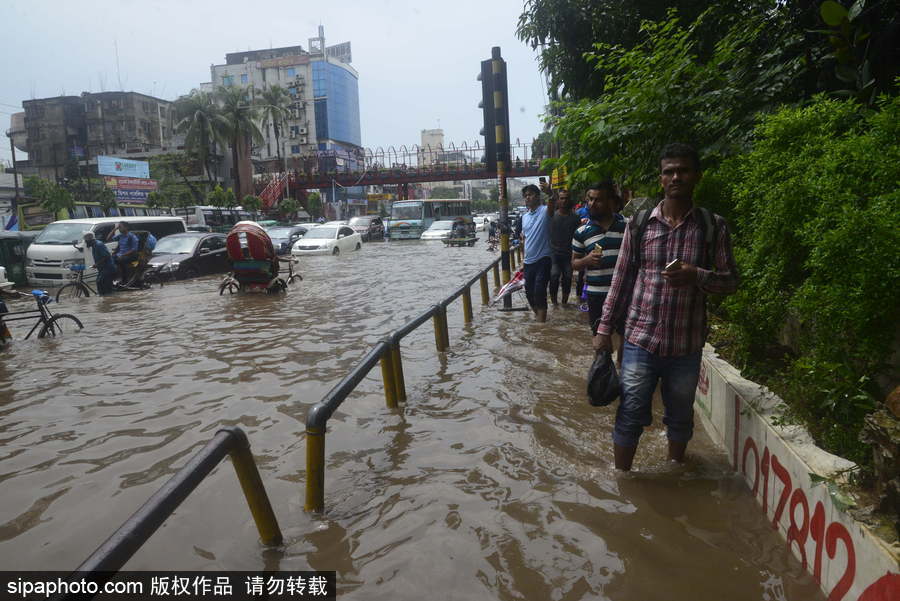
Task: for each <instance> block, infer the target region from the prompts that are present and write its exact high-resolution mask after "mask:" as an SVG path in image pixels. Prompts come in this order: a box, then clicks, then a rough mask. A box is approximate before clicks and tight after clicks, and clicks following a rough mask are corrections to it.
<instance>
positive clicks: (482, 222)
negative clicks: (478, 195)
mask: <svg viewBox="0 0 900 601" xmlns="http://www.w3.org/2000/svg"><path fill="white" fill-rule="evenodd" d="M472 223H474V224H475V231H476V232H483V231H484V229H485V228H486V227H487V224H488V218H487V217H485V216H484V215H476V216H474V217H472Z"/></svg>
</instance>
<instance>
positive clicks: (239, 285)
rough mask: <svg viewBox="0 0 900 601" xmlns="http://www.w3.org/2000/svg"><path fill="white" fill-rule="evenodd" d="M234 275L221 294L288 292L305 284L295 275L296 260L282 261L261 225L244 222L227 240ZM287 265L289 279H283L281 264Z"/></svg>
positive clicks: (224, 281)
mask: <svg viewBox="0 0 900 601" xmlns="http://www.w3.org/2000/svg"><path fill="white" fill-rule="evenodd" d="M225 247H226V248H227V249H228V260H229V261H230V262H231V273H229V274H228V275H227V276H225V279H224V280H222V283H221V284H220V285H219V294H224V293H225V292H226V291H228V292H229V293H231V294H234V293H235V292H239V291H240V292H244V291H257V292H267V293H276V292H286V291H287V287H288V284H292V283H293V282H294V281H295V280H302V279H303V277H302V276H300V274H297V273H294V269H293V266H294V263H295V262H296V260H295V259H293V258H281V257H279V256H278V255H277V254H276V253H275V247H274V246H273V245H272V239H271V238H270V237H269V234H267V233H266V230H264V229H263V228H262V227H260V226H259V224H257V223H255V222H253V221H240V222H238V223H237V224H235V226H234V227H233V228H231V231H230V232H228V236H227V237H226V239H225ZM280 263H287V267H288V273H287V279H285V278H282V277H279V273H278V272H279V264H280Z"/></svg>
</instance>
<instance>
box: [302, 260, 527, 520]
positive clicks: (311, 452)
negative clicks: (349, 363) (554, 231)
mask: <svg viewBox="0 0 900 601" xmlns="http://www.w3.org/2000/svg"><path fill="white" fill-rule="evenodd" d="M517 252H518V251H517ZM515 254H516V252H511V253H510V260H511V261H514V257H515ZM499 266H500V258H497V259H495V260H494V261H493V262H491V264H490V265H488V266H487V267H485V268H484V269H482V270H481V271H480V272H478V274H477V275H476V276H475V277H473V278H472V279H470V280H469V281H468V282H466V283H465V284H463V285H462V286H460V287H459V288H458V289H457V290H456V291H454V292H453V294H451V295H450V296H448V297H447V298H445V299H444V300H442V301H441V302H439V303H437V304H435V305H432V306H431V307H429V308H428V309H426V310H425V311H423V312H422V314H421V315H419V316H418V317H416V318H415V319H412V320H410V321H409V322H407V323H406V324H404V325H403V326H402V327H400V328H399V329H397V330H395V331H394V332H392V333H391V334H389V335H388V336H386V337H385V338H384V339H382V340H381V341H379V342H378V344H376V345H375V346H373V347H372V348H371V349H370V350H369V352H368V353H366V356H365V357H363V358H362V360H361V361H360V362H359V363H357V365H356V367H354V368H353V369H352V370H351V371H350V373H348V374H347V375H346V376H344V378H343V379H342V380H341V381H340V382H338V384H337V385H336V386H335V387H334V388H332V389H331V391H330V392H329V393H328V394H326V395H325V397H324V398H323V399H322V400H321V401H319V402H318V403H316V404H315V405H313V406H312V407H311V408H310V409H309V412H308V413H307V415H306V503H305V508H306V511H322V510H323V509H324V507H325V431H326V426H327V424H328V419H329V418H330V417H331V416H332V414H334V412H335V411H336V410H337V408H338V407H340V406H341V404H342V403H343V402H344V401H345V400H346V399H347V397H348V396H349V395H350V393H351V392H353V391H354V390H355V389H356V387H357V386H358V385H359V383H360V382H362V380H363V378H365V377H366V376H367V375H368V374H369V372H370V371H371V370H372V369H373V368H374V367H375V365H376V364H378V363H379V362H380V363H381V379H382V383H383V385H384V399H385V402H386V403H387V406H388V407H390V408H394V407H396V406H397V403H398V402H402V401H405V400H406V381H405V378H404V377H403V357H402V354H401V352H400V343H401V341H402V340H403V339H404V338H405V337H406V336H407V335H408V334H410V333H411V332H413V331H414V330H416V329H418V328H419V327H420V326H421V325H422V324H424V323H425V322H427V321H428V320H431V321H432V324H433V325H434V345H435V348H436V349H437V351H438V352H439V353H442V352H444V351H446V350H447V349H448V348H449V347H450V335H449V333H448V328H447V306H448V305H449V304H450V303H452V302H453V301H454V300H456V299H457V298H460V297H462V306H463V307H462V308H463V319H464V320H465V323H467V324H468V323H471V322H472V317H473V316H472V286H474V285H475V283H476V282H479V283H480V287H481V303H482V305H487V304H488V303H489V302H490V293H489V290H488V272H490V271H493V275H494V286H495V287H498V288H499V287H500V285H501V283H500V268H499Z"/></svg>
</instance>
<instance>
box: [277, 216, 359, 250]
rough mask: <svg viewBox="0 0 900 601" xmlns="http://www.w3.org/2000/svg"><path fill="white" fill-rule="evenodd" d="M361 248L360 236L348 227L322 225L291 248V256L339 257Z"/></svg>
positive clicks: (310, 231)
mask: <svg viewBox="0 0 900 601" xmlns="http://www.w3.org/2000/svg"><path fill="white" fill-rule="evenodd" d="M360 248H362V236H360V235H359V234H357V233H356V232H354V231H353V229H352V228H351V227H350V226H348V225H328V224H323V225H320V226H319V227H314V228H313V229H311V230H309V231H308V232H307V233H306V235H305V236H303V237H302V238H300V239H299V240H297V242H295V243H294V246H293V248H291V255H294V256H299V255H339V254H341V253H342V252H350V251H352V250H359V249H360Z"/></svg>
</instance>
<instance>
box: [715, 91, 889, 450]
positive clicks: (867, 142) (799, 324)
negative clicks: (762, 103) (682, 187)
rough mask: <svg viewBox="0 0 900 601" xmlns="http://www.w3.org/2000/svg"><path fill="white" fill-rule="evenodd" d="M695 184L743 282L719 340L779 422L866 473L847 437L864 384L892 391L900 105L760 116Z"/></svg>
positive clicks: (865, 395)
mask: <svg viewBox="0 0 900 601" xmlns="http://www.w3.org/2000/svg"><path fill="white" fill-rule="evenodd" d="M707 180H708V181H707V182H706V183H705V185H704V187H703V189H702V191H701V192H702V194H701V195H702V196H705V202H704V201H703V200H702V199H701V202H703V204H710V205H714V206H715V207H716V209H717V210H720V211H721V212H723V213H725V214H726V215H727V216H729V217H730V219H731V222H732V223H733V226H734V229H735V235H734V246H735V254H736V257H737V260H738V264H739V267H740V269H741V278H742V281H741V287H740V289H739V291H738V293H737V294H735V295H734V296H731V297H729V298H728V299H727V300H726V301H725V302H724V303H723V305H722V306H721V308H720V309H721V310H722V315H723V317H724V318H725V321H726V323H725V325H724V327H723V328H721V329H720V331H719V336H720V337H721V338H722V340H723V341H726V342H727V343H728V344H729V345H730V347H731V348H730V353H731V354H732V357H733V358H736V359H737V361H738V363H739V364H740V367H742V369H744V371H745V372H746V373H747V374H748V376H749V377H751V378H755V379H759V380H762V381H764V382H766V383H768V384H770V385H771V386H773V388H775V390H776V391H777V392H779V393H780V395H781V396H782V397H783V398H784V399H785V401H786V402H787V404H788V419H791V418H793V419H795V420H798V421H801V422H803V423H804V424H805V425H806V426H807V427H808V429H809V430H810V431H811V433H812V434H813V436H814V437H815V438H816V439H817V440H818V442H819V443H820V444H822V445H823V446H824V447H825V448H826V449H828V450H829V451H831V452H833V453H836V454H838V455H841V456H843V457H846V458H848V459H851V460H854V461H857V462H858V463H861V464H863V465H866V464H867V463H868V462H869V457H868V448H867V447H866V446H865V445H863V444H862V443H860V442H859V436H858V434H859V430H860V428H861V426H862V419H863V417H864V416H865V415H866V414H867V413H869V412H870V411H871V410H872V409H873V408H874V406H875V403H876V400H877V399H878V398H880V397H881V396H882V394H881V391H880V390H879V388H878V386H876V379H877V378H881V379H882V383H884V380H885V379H886V380H887V381H891V382H894V383H896V373H891V372H892V368H891V367H890V366H889V365H888V364H887V362H888V360H889V359H890V356H891V354H892V349H893V345H894V342H895V340H896V338H897V333H898V330H897V324H898V320H897V317H898V307H900V97H897V96H894V97H891V98H884V99H882V101H881V102H880V104H879V105H878V107H877V110H874V111H873V110H867V109H864V108H863V107H861V106H860V105H858V104H856V103H855V102H853V101H845V100H830V99H826V98H824V97H817V98H815V99H814V100H813V101H812V103H811V104H809V105H808V106H805V107H802V108H786V109H783V110H781V111H779V112H776V113H773V114H771V115H768V116H765V117H763V118H762V120H761V121H760V123H759V125H758V126H757V127H756V130H755V139H754V144H753V149H752V151H750V152H747V153H745V154H741V155H739V156H736V157H733V158H730V159H728V160H726V161H725V162H724V163H723V164H722V165H721V166H720V167H719V168H718V169H717V170H716V171H715V172H713V173H710V174H709V177H708V178H707ZM779 341H781V343H782V344H779ZM773 369H776V370H777V374H776V373H773Z"/></svg>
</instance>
